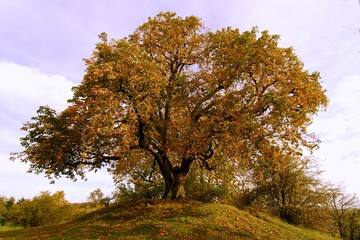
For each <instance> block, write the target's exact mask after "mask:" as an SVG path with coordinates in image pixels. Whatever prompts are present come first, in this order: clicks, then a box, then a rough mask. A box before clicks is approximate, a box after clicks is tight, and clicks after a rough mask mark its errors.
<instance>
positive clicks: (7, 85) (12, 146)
mask: <svg viewBox="0 0 360 240" xmlns="http://www.w3.org/2000/svg"><path fill="white" fill-rule="evenodd" d="M0 79H1V80H2V82H1V85H0V116H1V118H0V136H1V138H0V164H1V168H0V182H1V183H2V184H0V195H5V196H8V197H9V196H15V197H16V198H20V197H26V198H31V197H33V196H35V195H36V194H38V193H39V192H40V191H44V190H50V191H51V192H55V191H59V190H64V191H65V193H66V194H67V199H68V200H71V201H74V202H75V201H86V196H88V194H89V193H90V192H91V191H93V190H94V189H96V188H101V189H102V190H103V192H104V193H106V194H110V192H111V191H112V190H113V181H112V178H111V176H110V175H109V174H108V173H107V172H106V171H99V172H97V173H96V174H94V173H92V174H89V177H88V179H89V181H87V182H84V181H81V180H79V181H78V182H76V183H74V182H72V181H70V180H66V179H63V180H59V181H57V182H56V183H55V184H54V185H50V184H49V182H50V181H49V180H48V179H46V178H44V176H43V175H39V176H37V175H34V174H28V173H27V169H28V166H27V165H26V164H23V163H20V162H18V161H16V162H11V161H9V154H10V152H16V151H20V150H21V148H20V144H19V137H21V136H23V135H24V133H23V132H21V131H20V130H19V129H20V127H21V126H22V124H23V123H24V122H26V121H28V120H30V118H31V117H32V116H34V115H36V110H37V109H38V107H39V106H40V105H49V106H50V107H52V108H54V109H56V110H58V111H61V110H63V109H64V108H65V107H66V100H67V99H69V98H70V97H71V96H72V92H71V88H72V86H73V85H74V84H73V83H72V82H71V81H69V80H68V79H67V78H66V77H64V76H61V75H57V74H47V73H43V72H41V71H40V70H38V69H34V68H30V67H26V66H22V65H19V64H15V63H9V62H0ZM6 183H9V184H6ZM19 189H21V191H19Z"/></svg>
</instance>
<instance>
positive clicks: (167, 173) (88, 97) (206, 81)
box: [12, 12, 328, 199]
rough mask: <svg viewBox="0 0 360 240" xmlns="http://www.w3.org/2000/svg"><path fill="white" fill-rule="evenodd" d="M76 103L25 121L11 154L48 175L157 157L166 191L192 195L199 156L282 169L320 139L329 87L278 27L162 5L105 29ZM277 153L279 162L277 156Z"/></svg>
mask: <svg viewBox="0 0 360 240" xmlns="http://www.w3.org/2000/svg"><path fill="white" fill-rule="evenodd" d="M99 37H100V42H99V43H97V45H96V49H95V50H94V52H93V54H92V57H91V58H90V59H86V60H85V63H86V66H87V69H86V74H85V76H84V79H83V81H82V82H81V84H80V85H78V86H77V87H75V88H74V89H73V91H74V95H73V98H72V99H70V100H69V106H68V107H67V108H66V109H65V110H64V111H62V112H60V113H56V112H55V111H54V110H52V109H51V108H49V107H47V106H42V107H40V108H39V110H38V113H37V116H35V117H33V118H32V120H31V121H30V122H27V123H25V124H24V127H23V130H24V131H26V132H27V135H26V136H25V137H23V138H21V144H22V146H23V147H24V151H22V152H20V153H15V154H13V155H12V157H13V159H19V160H21V161H23V162H26V163H29V164H30V171H31V172H35V173H40V172H43V173H45V175H46V176H47V177H49V178H51V179H52V178H58V177H60V176H66V177H69V178H71V179H76V177H77V176H80V177H84V176H85V175H84V174H85V172H86V171H88V170H96V169H99V168H101V167H107V168H109V169H110V170H111V171H112V172H113V173H114V174H115V176H117V178H119V179H121V176H127V174H128V173H129V172H132V171H138V170H142V169H145V168H148V169H150V171H151V169H154V168H155V167H157V168H158V169H159V171H160V174H161V176H162V177H163V180H164V183H165V184H164V186H165V189H164V194H163V197H164V198H175V199H176V198H183V197H185V191H184V183H185V179H186V176H187V175H188V173H189V170H190V168H191V167H203V168H206V169H208V170H214V169H224V168H226V169H227V170H228V171H229V173H230V174H233V175H229V177H232V176H236V173H237V172H238V171H239V169H244V168H249V169H251V170H252V172H253V173H254V174H255V172H256V171H260V170H261V169H262V168H261V167H253V168H252V166H266V165H269V166H270V165H271V166H275V168H276V169H277V170H279V171H281V166H284V165H286V164H284V163H285V162H286V161H288V160H289V159H293V157H292V156H300V155H301V154H302V152H303V151H304V150H306V151H307V150H312V149H314V148H316V147H317V144H318V140H317V139H316V138H315V136H313V135H312V134H311V133H308V132H307V126H308V125H309V124H310V123H311V121H312V116H314V115H315V114H316V113H317V112H318V111H319V110H322V109H323V108H324V107H326V105H327V101H328V100H327V98H326V96H325V94H324V92H325V91H324V90H323V88H322V86H321V83H320V81H319V73H317V72H314V73H309V72H308V71H306V70H304V68H303V63H302V62H301V61H300V60H299V59H298V58H297V56H296V55H295V53H294V51H293V49H292V48H283V47H279V46H278V41H279V36H277V35H270V34H269V33H268V32H267V31H264V32H261V33H259V32H258V31H257V29H256V28H254V29H252V30H251V31H245V32H240V31H239V30H238V29H232V28H230V27H228V28H224V29H221V30H218V31H214V32H213V31H211V30H209V29H208V28H206V27H204V26H203V24H202V22H201V20H200V19H199V18H197V17H194V16H190V17H186V18H181V17H179V16H177V15H176V14H175V13H169V12H166V13H160V14H158V15H157V16H155V17H154V18H149V20H148V21H147V22H146V23H144V24H143V25H141V26H140V27H138V28H137V29H136V30H135V31H134V33H133V34H132V35H130V36H129V37H128V38H123V39H118V40H115V39H111V40H110V39H108V37H107V35H106V34H105V33H102V34H100V36H99ZM268 163H271V164H268Z"/></svg>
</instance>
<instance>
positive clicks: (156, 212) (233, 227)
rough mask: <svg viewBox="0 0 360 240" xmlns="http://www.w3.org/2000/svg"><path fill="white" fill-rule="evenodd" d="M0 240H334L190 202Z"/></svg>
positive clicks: (136, 206)
mask: <svg viewBox="0 0 360 240" xmlns="http://www.w3.org/2000/svg"><path fill="white" fill-rule="evenodd" d="M0 239H139V240H140V239H144V240H145V239H163V240H165V239H169V240H170V239H171V240H173V239H175V240H177V239H181V240H184V239H199V240H201V239H245V240H246V239H249V240H250V239H251V240H253V239H261V240H266V239H277V240H282V239H291V240H300V239H301V240H303V239H314V240H315V239H316V240H321V239H323V240H331V239H338V238H333V237H331V236H329V235H325V234H322V233H319V232H316V231H311V230H307V229H302V228H298V227H295V226H292V225H289V224H287V223H284V222H282V221H280V220H278V219H276V218H271V217H270V216H268V215H266V214H257V217H256V216H253V215H251V214H250V213H248V212H246V211H241V210H239V209H237V208H235V207H233V206H229V205H224V204H203V203H199V202H194V201H185V202H172V201H165V200H151V201H150V200H143V201H140V200H138V201H132V202H126V203H122V204H118V205H116V206H112V207H109V208H104V209H101V210H98V211H95V212H92V213H89V214H87V215H85V216H84V217H81V218H79V219H77V220H76V221H73V222H69V223H66V224H59V225H53V226H44V227H37V228H28V229H21V230H15V231H7V232H0Z"/></svg>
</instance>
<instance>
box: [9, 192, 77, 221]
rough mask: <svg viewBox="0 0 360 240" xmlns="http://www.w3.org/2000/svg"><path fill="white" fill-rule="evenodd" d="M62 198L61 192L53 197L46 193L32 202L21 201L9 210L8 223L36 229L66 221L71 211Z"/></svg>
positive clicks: (69, 217) (42, 193) (63, 195)
mask: <svg viewBox="0 0 360 240" xmlns="http://www.w3.org/2000/svg"><path fill="white" fill-rule="evenodd" d="M64 197H65V194H64V192H63V191H59V192H56V193H55V194H53V195H51V194H50V193H49V192H47V191H46V192H41V193H40V195H38V196H36V197H34V198H33V199H32V200H29V199H22V200H20V201H18V202H17V203H16V204H15V205H14V206H13V207H12V208H11V209H10V211H9V216H8V217H9V221H10V222H11V223H12V224H14V225H17V226H22V227H37V226H42V225H50V224H57V223H61V222H65V221H68V220H70V219H71V216H72V212H73V211H72V205H71V204H69V203H68V202H67V201H66V200H65V199H64Z"/></svg>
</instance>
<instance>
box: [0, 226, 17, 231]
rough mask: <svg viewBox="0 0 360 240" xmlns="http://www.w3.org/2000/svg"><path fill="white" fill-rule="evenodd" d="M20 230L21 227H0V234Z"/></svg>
mask: <svg viewBox="0 0 360 240" xmlns="http://www.w3.org/2000/svg"><path fill="white" fill-rule="evenodd" d="M18 229H22V227H13V226H0V232H4V231H11V230H18Z"/></svg>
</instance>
